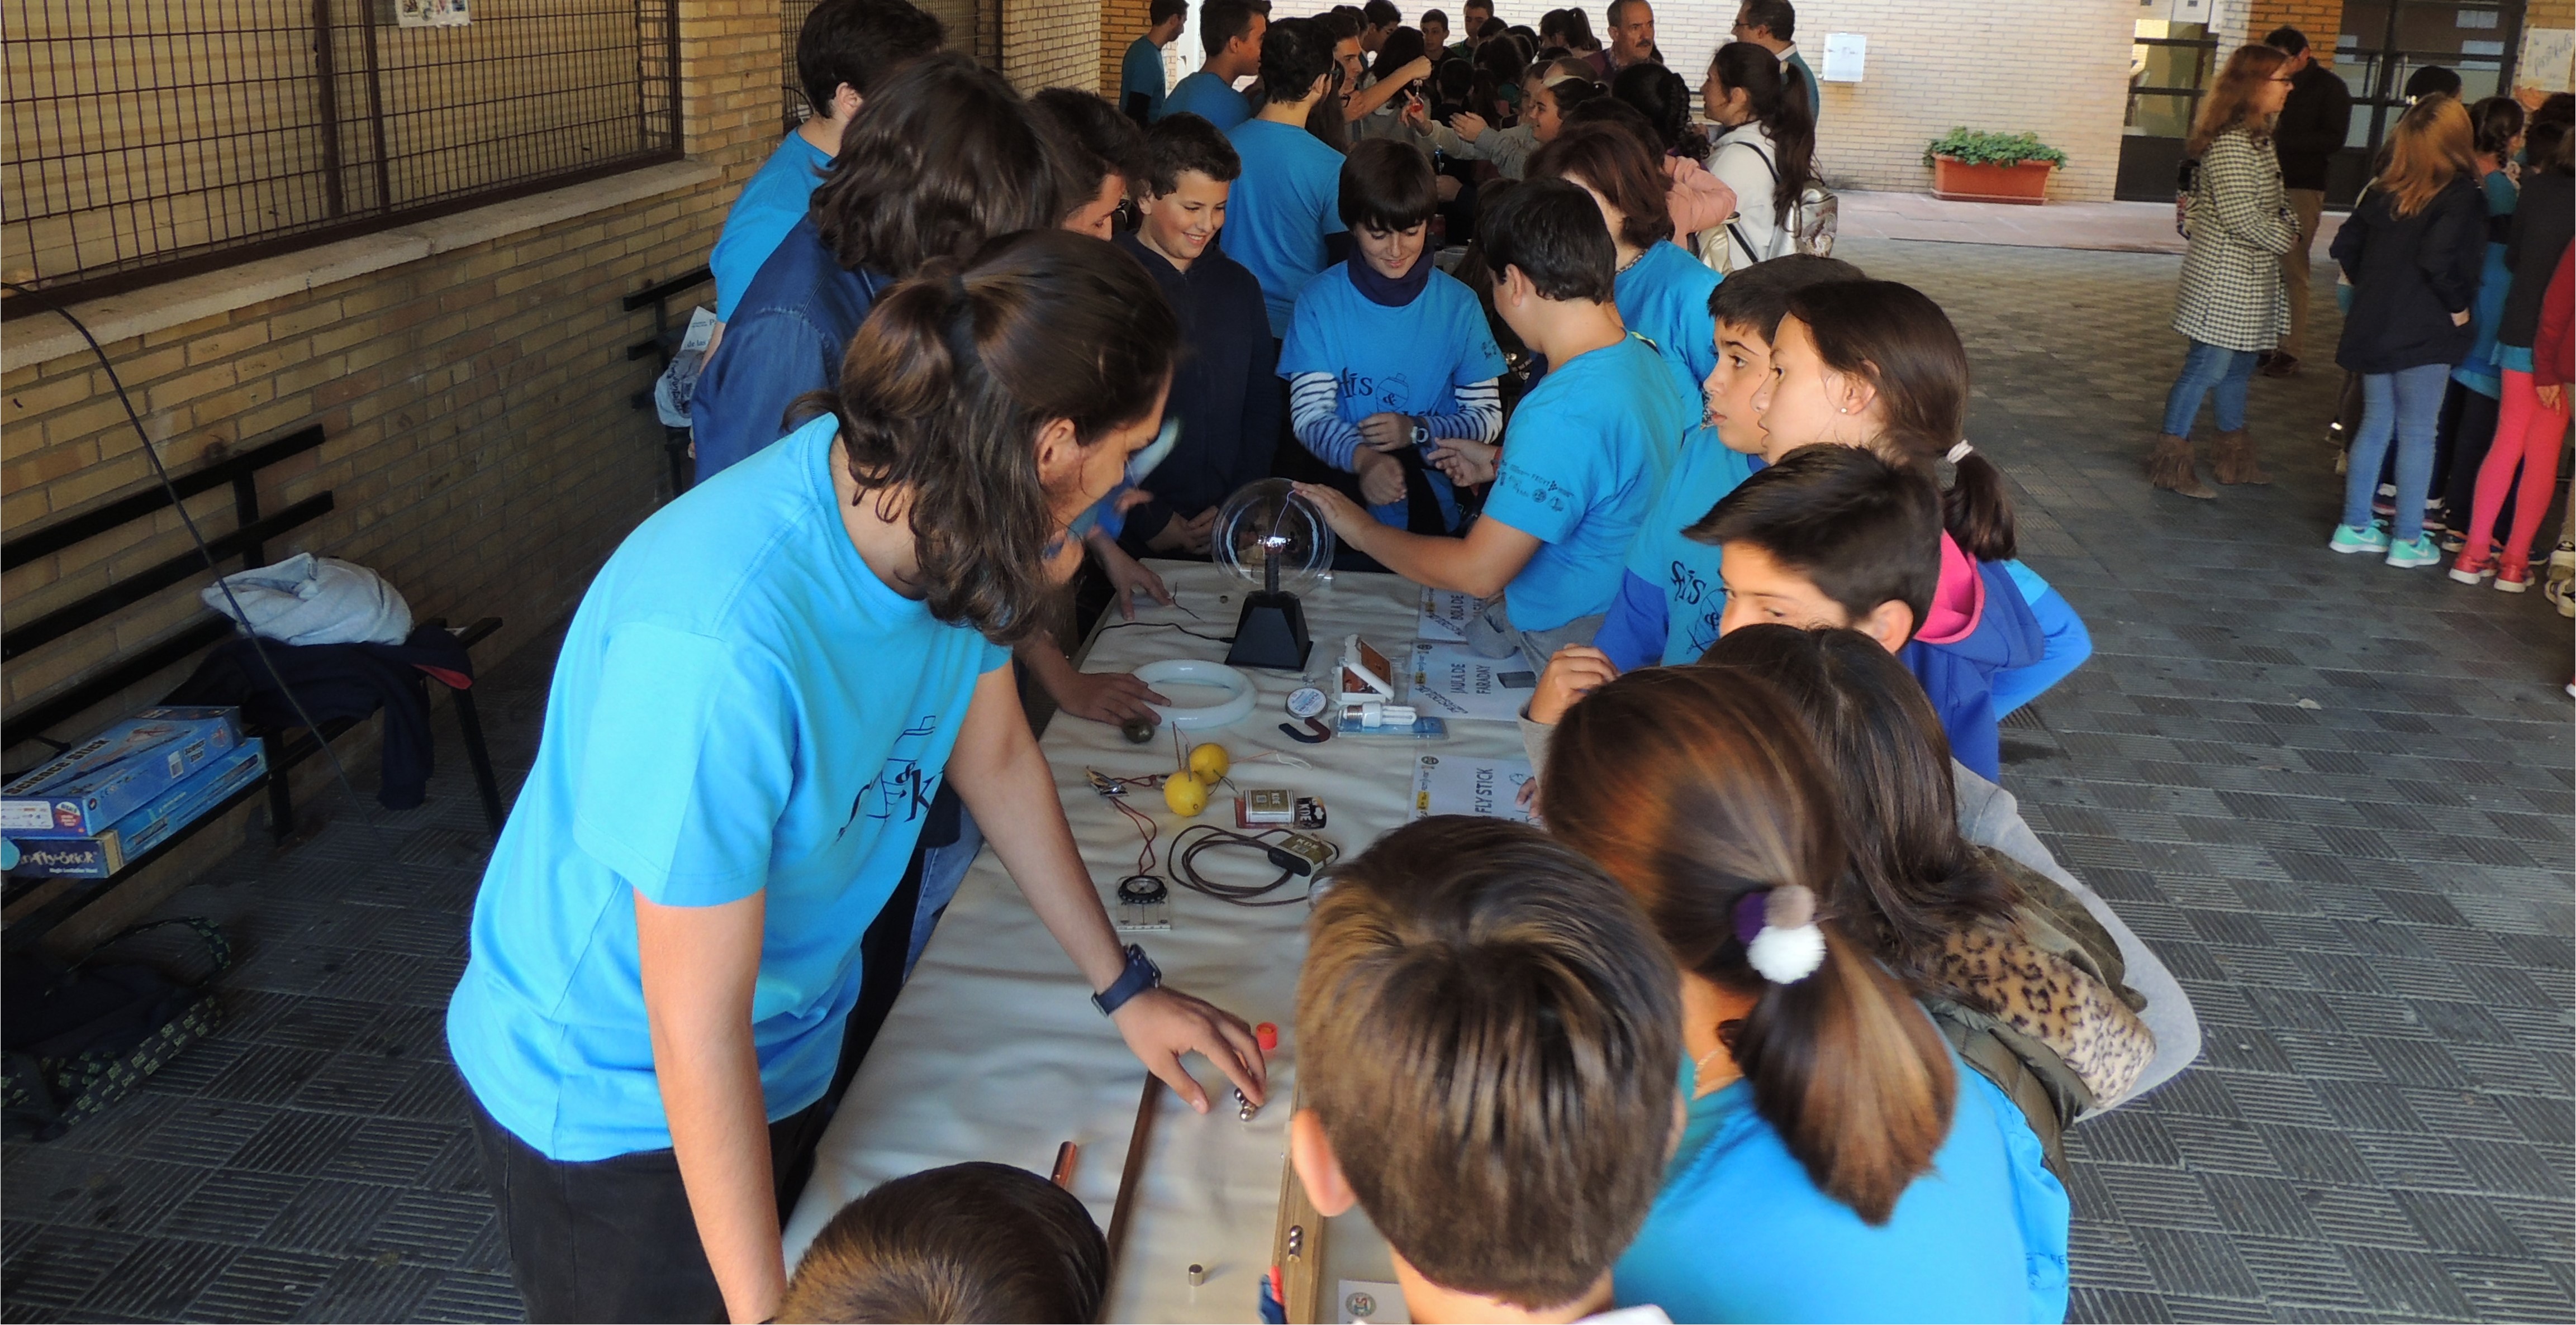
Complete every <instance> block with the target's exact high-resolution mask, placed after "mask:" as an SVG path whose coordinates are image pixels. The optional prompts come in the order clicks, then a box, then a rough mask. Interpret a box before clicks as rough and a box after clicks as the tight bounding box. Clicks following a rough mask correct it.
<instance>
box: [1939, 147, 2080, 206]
mask: <svg viewBox="0 0 2576 1325" xmlns="http://www.w3.org/2000/svg"><path fill="white" fill-rule="evenodd" d="M2055 169H2057V167H2055V166H2053V165H2050V164H2049V163H2047V162H2045V161H2017V162H2014V163H2013V164H2011V165H2009V166H1983V165H1970V164H1968V163H1967V162H1965V161H1954V160H1952V159H1950V158H1949V157H1946V156H1936V157H1934V158H1932V196H1933V197H1935V198H1945V199H1948V200H1949V201H1951V202H2015V203H2025V204H2028V205H2030V206H2033V207H2036V206H2038V205H2039V204H2041V203H2044V202H2046V201H2048V172H2050V171H2052V170H2055Z"/></svg>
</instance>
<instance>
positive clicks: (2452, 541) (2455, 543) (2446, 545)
mask: <svg viewBox="0 0 2576 1325" xmlns="http://www.w3.org/2000/svg"><path fill="white" fill-rule="evenodd" d="M2435 541H2436V542H2438V543H2440V544H2441V545H2442V550H2443V551H2444V552H2457V551H2459V550H2460V549H2461V548H2464V547H2467V546H2468V545H2469V536H2468V535H2466V534H2463V533H2461V532H2460V531H2459V530H2457V529H2445V530H2443V531H2442V536H2441V537H2440V538H2439V539H2436V540H2435Z"/></svg>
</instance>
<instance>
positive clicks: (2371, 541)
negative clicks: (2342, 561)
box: [2326, 524, 2388, 552]
mask: <svg viewBox="0 0 2576 1325" xmlns="http://www.w3.org/2000/svg"><path fill="white" fill-rule="evenodd" d="M2326 546H2327V547H2329V548H2332V549H2333V550H2335V551H2337V552H2385V551H2387V550H2388V535H2387V534H2385V533H2382V532H2381V531H2380V528H2379V526H2377V525H2367V526H2364V525H2353V524H2339V525H2336V526H2335V531H2334V537H2332V538H2329V539H2327V540H2326Z"/></svg>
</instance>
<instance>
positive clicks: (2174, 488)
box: [2147, 433, 2218, 501]
mask: <svg viewBox="0 0 2576 1325" xmlns="http://www.w3.org/2000/svg"><path fill="white" fill-rule="evenodd" d="M2147 481H2148V482H2149V483H2152V484H2155V485H2156V486H2157V487H2159V488H2162V489H2164V490H2165V491H2167V492H2179V493H2181V494H2182V495H2184V496H2186V497H2198V498H2200V499H2201V500H2202V501H2207V500H2209V499H2210V498H2212V497H2215V496H2217V495H2218V490H2217V489H2215V488H2212V487H2210V486H2209V485H2208V484H2206V483H2203V482H2201V481H2200V476H2199V475H2198V474H2195V473H2193V472H2192V468H2191V439H2190V438H2187V437H2176V436H2174V435H2173V434H2172V433H2163V434H2160V435H2158V436H2157V438H2156V450H2155V454H2153V455H2151V456H2149V457H2147Z"/></svg>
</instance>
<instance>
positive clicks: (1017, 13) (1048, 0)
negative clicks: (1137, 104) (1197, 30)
mask: <svg viewBox="0 0 2576 1325" xmlns="http://www.w3.org/2000/svg"><path fill="white" fill-rule="evenodd" d="M1100 27H1101V15H1100V0H1009V2H1008V3H1005V4H1004V5H1003V6H1002V75H1003V76H1004V77H1006V78H1008V79H1010V80H1011V83H1012V84H1013V85H1014V86H1016V87H1018V88H1019V89H1020V91H1022V92H1024V93H1025V92H1035V91H1037V90H1038V89H1039V88H1042V87H1072V88H1080V89H1082V90H1083V91H1085V92H1098V91H1101V90H1102V87H1103V83H1102V75H1101V61H1100V58H1099V57H1100V42H1101V38H1100ZM1137 30H1138V31H1140V32H1141V31H1143V29H1142V28H1139V29H1137ZM1130 36H1131V37H1132V36H1133V34H1132V33H1131V34H1130ZM1106 86H1107V89H1108V91H1109V92H1110V93H1111V94H1112V95H1115V94H1116V92H1117V90H1118V76H1117V72H1116V70H1115V68H1114V67H1113V68H1112V69H1111V70H1110V72H1109V75H1108V81H1107V84H1106Z"/></svg>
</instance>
